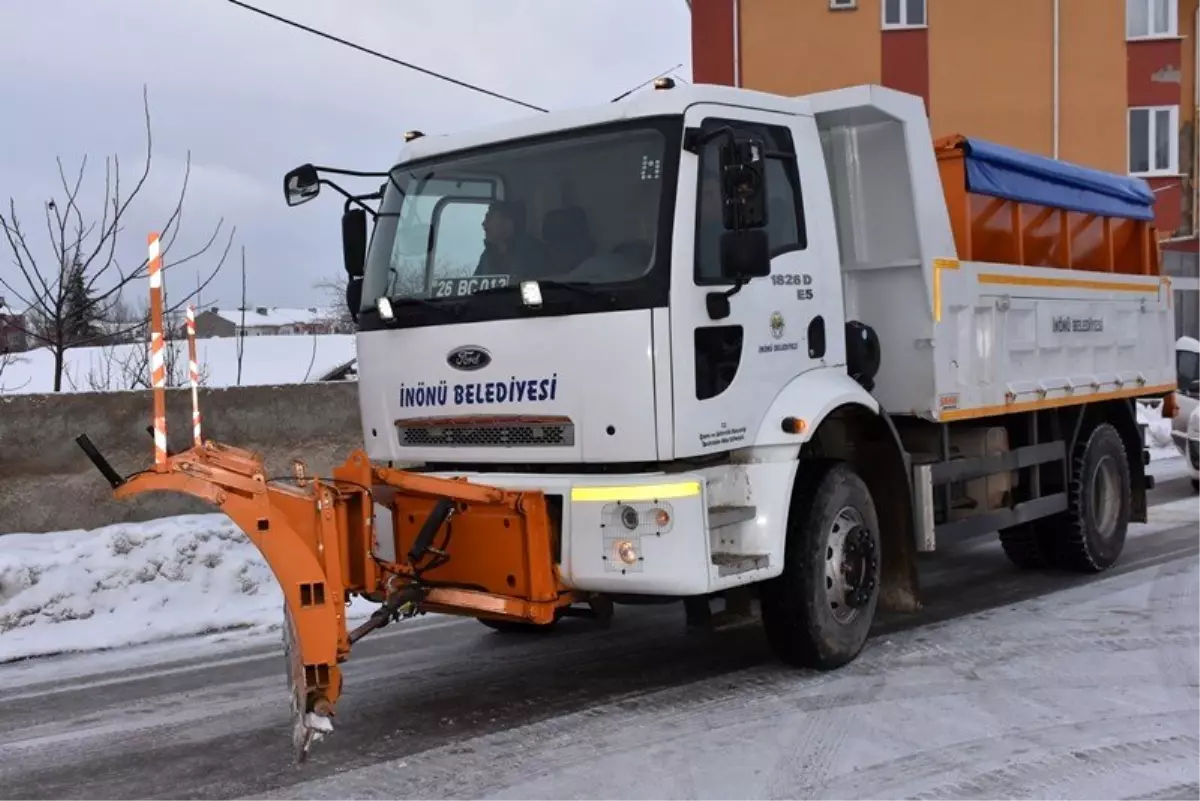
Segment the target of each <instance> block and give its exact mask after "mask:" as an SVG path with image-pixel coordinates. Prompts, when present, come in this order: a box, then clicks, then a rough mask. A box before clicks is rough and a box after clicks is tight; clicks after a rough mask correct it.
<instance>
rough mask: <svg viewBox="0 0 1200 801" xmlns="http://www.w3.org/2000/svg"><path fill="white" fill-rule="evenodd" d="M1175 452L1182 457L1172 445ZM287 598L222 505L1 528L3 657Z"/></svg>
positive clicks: (229, 621)
mask: <svg viewBox="0 0 1200 801" xmlns="http://www.w3.org/2000/svg"><path fill="white" fill-rule="evenodd" d="M1147 414H1148V417H1149V416H1150V415H1153V414H1154V412H1153V411H1152V410H1151V411H1149V412H1148V413H1147ZM1160 422H1161V421H1160ZM1150 430H1151V431H1156V430H1157V428H1156V427H1154V426H1151V429H1150ZM1147 439H1148V441H1154V440H1152V435H1151V434H1148V435H1147ZM1168 447H1170V446H1168ZM1171 455H1173V456H1175V457H1178V453H1177V452H1176V451H1175V450H1174V448H1173V447H1172V448H1171ZM1156 459H1157V464H1156V466H1155V468H1154V469H1152V471H1151V472H1153V473H1155V474H1156V475H1158V476H1159V478H1160V480H1166V479H1167V478H1168V477H1169V476H1168V474H1171V473H1172V468H1173V467H1174V466H1175V465H1176V463H1177V462H1178V464H1179V465H1182V459H1177V460H1176V461H1171V460H1169V459H1165V458H1163V457H1162V456H1159V457H1156ZM1175 472H1179V473H1180V474H1181V475H1182V472H1181V471H1175ZM282 605H283V596H282V592H281V590H280V589H279V585H278V584H277V583H276V581H275V578H274V576H272V575H271V572H270V570H269V569H268V568H267V566H266V563H265V562H264V561H263V558H262V556H261V555H260V554H259V553H258V550H257V549H256V548H255V547H254V546H253V545H252V544H251V543H250V541H249V540H248V539H247V538H246V537H245V535H244V534H242V532H241V531H240V530H239V529H238V528H237V526H235V525H234V523H233V522H232V521H231V520H230V519H229V518H227V517H225V516H224V515H222V514H202V515H181V516H178V517H171V518H163V519H159V520H152V521H148V522H144V523H118V524H116V525H111V526H106V527H104V528H99V529H94V530H92V531H78V530H77V531H61V532H52V533H47V534H6V535H3V536H0V663H3V662H5V661H8V660H13V659H19V658H22V657H29V656H40V655H46V654H52V653H58V652H63V651H90V650H98V649H107V648H118V647H121V646H126V645H135V644H143V643H151V642H158V641H162V640H166V639H171V638H177V637H187V636H194V635H200V634H207V633H212V632H223V631H229V630H232V629H238V630H240V631H241V632H242V633H243V634H245V633H255V632H258V633H262V632H268V631H272V630H274V629H277V628H278V626H279V624H280V622H281V614H282V613H281V610H282ZM376 608H377V607H376V606H375V605H374V604H372V603H370V602H367V601H363V600H362V599H355V600H354V602H353V604H352V606H351V607H350V609H349V610H348V617H349V618H350V619H355V620H361V619H365V618H366V617H368V616H369V615H370V614H371V612H373V611H374V610H375V609H376Z"/></svg>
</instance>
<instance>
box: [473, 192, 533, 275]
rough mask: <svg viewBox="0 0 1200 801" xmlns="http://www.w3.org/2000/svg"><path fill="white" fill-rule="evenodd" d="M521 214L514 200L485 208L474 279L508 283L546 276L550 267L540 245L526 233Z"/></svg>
mask: <svg viewBox="0 0 1200 801" xmlns="http://www.w3.org/2000/svg"><path fill="white" fill-rule="evenodd" d="M524 217H525V215H524V213H523V209H522V208H521V206H520V205H519V204H517V203H515V202H513V201H507V200H500V201H497V202H495V203H493V204H491V205H490V206H488V210H487V214H486V215H484V218H483V253H482V254H480V256H479V264H478V266H477V267H476V268H475V275H476V276H487V275H505V276H508V279H509V282H510V283H517V282H519V281H527V280H530V279H536V278H541V277H543V276H545V274H546V270H547V267H548V265H549V259H548V255H547V253H546V249H545V248H544V247H543V245H542V243H541V242H539V241H538V240H537V239H535V238H534V237H532V236H530V235H529V234H527V233H525V225H524V222H525V220H524Z"/></svg>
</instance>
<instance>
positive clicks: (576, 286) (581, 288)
mask: <svg viewBox="0 0 1200 801" xmlns="http://www.w3.org/2000/svg"><path fill="white" fill-rule="evenodd" d="M537 285H538V287H539V288H541V289H543V290H545V289H570V290H573V291H575V292H578V293H579V294H581V295H586V296H588V297H591V298H601V299H603V300H607V301H609V302H610V303H611V302H614V301H615V300H616V299H617V296H616V295H614V294H613V293H612V292H611V291H608V290H605V289H601V288H600V287H597V286H596V285H594V284H591V283H589V282H587V281H537ZM510 292H511V293H513V294H520V292H521V284H520V282H517V283H515V284H508V285H507V286H491V287H488V288H487V289H480V290H478V291H476V292H472V293H471V294H470V295H468V296H467V297H471V298H473V297H475V296H477V295H503V294H507V293H510Z"/></svg>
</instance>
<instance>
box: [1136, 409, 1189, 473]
mask: <svg viewBox="0 0 1200 801" xmlns="http://www.w3.org/2000/svg"><path fill="white" fill-rule="evenodd" d="M1136 405H1137V413H1138V422H1139V423H1143V424H1145V426H1146V447H1147V448H1149V450H1150V458H1151V460H1154V459H1174V458H1176V457H1178V456H1179V455H1180V454H1179V451H1178V450H1177V449H1176V448H1175V444H1174V442H1173V441H1172V440H1171V421H1170V420H1168V419H1165V418H1164V417H1163V415H1162V401H1154V402H1150V403H1146V402H1141V401H1139V402H1138V403H1137V404H1136Z"/></svg>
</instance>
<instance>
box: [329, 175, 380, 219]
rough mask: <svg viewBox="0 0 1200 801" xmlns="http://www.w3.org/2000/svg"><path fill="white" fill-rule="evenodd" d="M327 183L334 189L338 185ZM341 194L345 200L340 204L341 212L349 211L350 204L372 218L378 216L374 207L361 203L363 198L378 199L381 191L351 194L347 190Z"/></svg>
mask: <svg viewBox="0 0 1200 801" xmlns="http://www.w3.org/2000/svg"><path fill="white" fill-rule="evenodd" d="M322 183H328V182H326V181H322ZM329 185H330V186H332V187H333V188H334V189H339V187H338V186H336V185H335V184H333V183H329ZM339 191H340V190H339ZM342 194H343V195H345V196H346V202H344V203H343V204H342V213H343V214H345V213H346V212H348V211H350V206H351V205H355V206H358V207H359V208H360V209H362V210H363V211H365V212H366V213H367V214H370V215H371V219H372V220H375V219H378V218H379V213H378V212H377V211H375V209H373V208H371V207H370V206H368V205H367V204H366V203H363V201H364V200H380V199H381V198H382V197H383V192H381V191H375V192H371V193H370V194H366V195H351V194H349V193H347V192H342Z"/></svg>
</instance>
